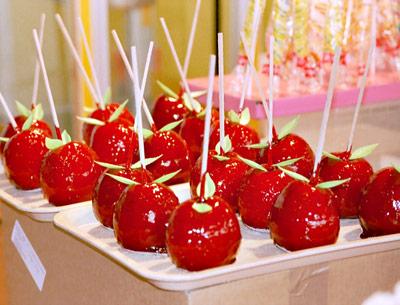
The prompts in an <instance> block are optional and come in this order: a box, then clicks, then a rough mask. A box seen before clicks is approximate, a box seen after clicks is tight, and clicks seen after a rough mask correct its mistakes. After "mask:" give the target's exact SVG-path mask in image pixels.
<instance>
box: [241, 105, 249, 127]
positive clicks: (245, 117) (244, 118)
mask: <svg viewBox="0 0 400 305" xmlns="http://www.w3.org/2000/svg"><path fill="white" fill-rule="evenodd" d="M249 123H250V110H249V108H247V107H246V108H244V110H243V111H242V113H241V114H240V119H239V124H240V125H247V124H249Z"/></svg>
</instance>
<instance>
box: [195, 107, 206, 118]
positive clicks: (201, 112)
mask: <svg viewBox="0 0 400 305" xmlns="http://www.w3.org/2000/svg"><path fill="white" fill-rule="evenodd" d="M205 115H206V110H205V109H203V110H202V111H200V112H199V113H198V114H197V115H196V116H197V117H198V118H201V117H203V116H205Z"/></svg>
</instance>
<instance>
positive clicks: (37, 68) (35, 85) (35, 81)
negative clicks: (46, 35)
mask: <svg viewBox="0 0 400 305" xmlns="http://www.w3.org/2000/svg"><path fill="white" fill-rule="evenodd" d="M45 23H46V14H42V15H41V16H40V27H39V42H40V48H42V44H43V32H44V26H45ZM39 80H40V63H39V61H38V60H37V59H36V63H35V72H34V75H33V89H32V100H31V103H32V106H33V107H35V106H36V100H37V96H38V89H39Z"/></svg>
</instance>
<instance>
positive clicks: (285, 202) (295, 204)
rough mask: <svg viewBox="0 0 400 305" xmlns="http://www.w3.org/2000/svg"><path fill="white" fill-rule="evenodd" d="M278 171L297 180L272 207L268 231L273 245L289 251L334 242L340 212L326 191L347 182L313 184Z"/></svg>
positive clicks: (299, 177)
mask: <svg viewBox="0 0 400 305" xmlns="http://www.w3.org/2000/svg"><path fill="white" fill-rule="evenodd" d="M281 170H282V171H283V172H285V174H288V175H290V176H291V177H293V178H295V179H299V180H296V181H293V182H291V183H289V184H288V185H287V186H286V187H285V188H284V189H283V191H282V192H281V194H280V195H279V197H278V198H277V200H276V202H275V203H274V205H273V206H272V209H271V219H270V222H269V229H270V233H271V237H272V239H273V240H274V242H275V243H276V244H277V245H279V246H281V247H283V248H286V249H287V250H290V251H295V250H302V249H307V248H312V247H318V246H324V245H329V244H333V243H335V242H336V240H337V238H338V234H339V226H340V224H339V212H338V209H337V207H336V206H335V205H334V203H333V193H332V192H331V191H330V190H329V188H331V187H335V186H338V185H340V184H342V183H346V182H347V181H349V179H346V180H336V181H329V182H323V183H319V184H316V180H318V179H316V178H313V179H311V181H310V180H308V179H307V178H306V177H304V176H301V175H299V174H297V173H294V172H292V171H289V170H286V169H283V168H281Z"/></svg>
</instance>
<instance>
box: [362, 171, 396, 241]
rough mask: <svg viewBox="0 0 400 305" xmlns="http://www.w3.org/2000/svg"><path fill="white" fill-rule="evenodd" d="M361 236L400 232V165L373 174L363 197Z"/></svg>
mask: <svg viewBox="0 0 400 305" xmlns="http://www.w3.org/2000/svg"><path fill="white" fill-rule="evenodd" d="M359 218H360V223H361V227H362V228H363V233H362V235H361V237H371V236H379V235H385V234H394V233H400V167H388V168H385V169H382V170H380V171H379V172H377V173H376V174H375V175H373V176H372V179H371V181H370V183H369V184H368V185H367V186H366V188H365V192H364V194H363V197H362V199H361V203H360V211H359Z"/></svg>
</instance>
